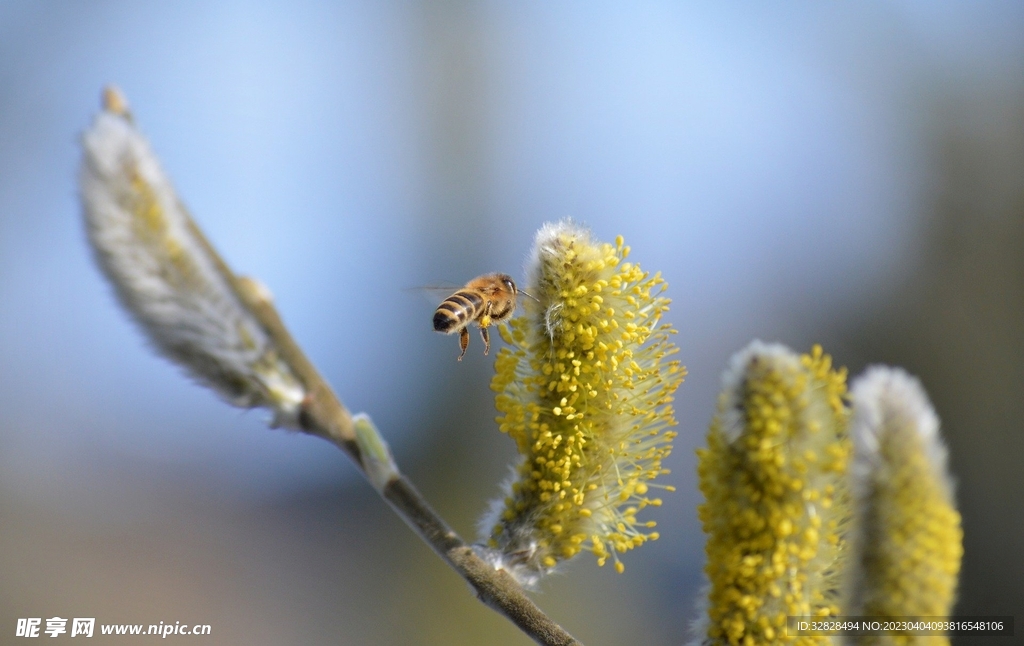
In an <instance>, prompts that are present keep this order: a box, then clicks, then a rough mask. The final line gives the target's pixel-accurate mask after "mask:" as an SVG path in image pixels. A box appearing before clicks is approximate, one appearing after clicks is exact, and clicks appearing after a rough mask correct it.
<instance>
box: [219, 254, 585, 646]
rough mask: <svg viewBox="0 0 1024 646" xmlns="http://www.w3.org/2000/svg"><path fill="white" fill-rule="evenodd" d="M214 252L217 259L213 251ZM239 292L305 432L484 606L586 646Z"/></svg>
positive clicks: (255, 302)
mask: <svg viewBox="0 0 1024 646" xmlns="http://www.w3.org/2000/svg"><path fill="white" fill-rule="evenodd" d="M210 252H211V253H216V252H215V251H213V248H212V247H210ZM236 290H237V292H238V294H239V295H240V296H241V297H242V298H243V299H244V300H245V301H246V304H247V305H248V306H249V307H250V309H251V310H252V311H253V313H254V314H255V315H256V317H257V318H258V319H259V320H260V322H261V323H262V325H263V328H264V329H265V330H266V332H267V333H268V334H269V335H270V337H271V338H272V339H273V340H274V343H275V345H276V346H277V348H278V354H279V356H280V358H281V359H282V360H283V361H284V363H286V364H287V365H288V366H290V367H291V368H292V370H293V371H294V372H295V374H296V376H297V377H298V378H299V380H300V381H302V382H303V385H304V386H305V387H306V390H307V392H308V393H309V394H308V395H307V397H306V400H304V401H303V403H302V411H301V413H300V416H299V422H300V424H301V426H302V429H301V430H303V431H305V432H307V433H309V434H311V435H316V436H319V437H322V438H324V439H326V440H327V441H329V442H331V443H333V444H335V445H337V446H338V448H340V449H342V450H343V451H345V453H347V454H348V455H349V457H351V458H352V460H353V462H355V464H356V466H358V467H359V469H360V471H362V473H363V475H364V476H366V478H367V480H369V481H370V483H371V484H373V486H374V488H375V489H377V492H378V493H380V495H381V496H382V497H383V498H384V499H385V500H386V501H388V503H389V504H390V505H391V508H392V509H394V510H395V513H397V514H398V515H399V516H401V518H402V520H404V521H405V522H406V523H407V524H408V525H409V526H410V527H411V528H412V529H413V530H415V531H416V533H417V534H419V536H420V538H422V539H423V540H424V541H425V542H426V543H427V544H428V545H430V547H431V548H432V549H433V550H434V552H436V553H437V555H438V556H440V557H441V558H442V559H444V561H445V562H446V563H448V565H449V566H451V568H452V569H453V570H455V571H456V572H458V573H459V575H460V576H462V578H463V579H465V580H466V582H467V583H469V585H470V586H472V587H473V589H474V590H475V591H476V595H477V598H478V599H480V601H482V602H484V603H485V604H486V605H488V606H490V607H491V608H492V609H494V610H495V611H496V612H498V613H500V614H502V615H504V616H505V617H506V618H507V619H508V620H509V621H511V622H512V623H514V624H515V625H516V626H518V627H519V629H520V630H522V631H523V632H524V633H526V634H527V635H529V636H530V637H531V638H532V639H533V640H534V641H536V642H537V643H538V644H545V645H546V646H569V645H573V644H581V642H579V641H577V640H576V639H574V638H573V637H572V635H570V634H569V633H567V632H566V631H565V629H563V628H562V627H561V626H559V625H558V624H557V623H555V622H554V621H552V620H551V618H549V617H548V616H547V615H545V614H544V613H543V611H541V609H540V608H538V607H537V604H535V603H534V602H533V601H532V600H531V599H530V598H529V597H528V596H526V594H525V592H523V589H522V588H521V587H520V586H519V584H518V583H516V581H515V580H514V579H513V578H512V576H511V575H509V574H508V573H507V572H505V571H504V570H497V569H495V568H494V567H492V566H491V565H489V564H488V563H487V562H485V561H484V560H483V559H481V558H480V557H479V556H477V555H476V553H475V552H474V551H473V548H472V547H470V546H469V545H468V544H467V543H466V542H465V541H464V540H462V538H460V537H459V535H458V534H456V533H455V531H454V530H453V529H451V528H450V527H449V526H448V524H447V523H445V522H444V520H443V519H442V518H441V517H440V516H438V515H437V512H435V511H434V510H433V509H432V508H431V507H430V505H429V504H428V503H427V501H426V500H424V499H423V496H422V495H421V494H420V492H419V491H417V490H416V488H415V487H414V486H413V485H412V483H411V482H409V480H408V479H407V478H406V477H405V476H403V475H402V474H401V473H399V471H398V468H397V466H395V465H394V462H393V461H392V460H391V456H390V452H388V451H387V447H386V445H385V444H384V443H383V440H382V439H380V436H379V434H378V433H377V429H376V428H375V427H372V423H369V420H368V419H367V420H366V422H367V424H368V425H369V428H367V429H366V433H367V434H369V435H370V437H369V438H367V439H361V438H357V432H356V425H357V423H356V422H354V421H353V418H352V416H351V415H350V414H349V412H348V410H346V408H345V406H344V405H342V403H341V402H340V401H339V400H338V397H337V395H335V394H334V391H333V390H332V389H331V387H330V386H329V385H328V384H327V382H326V381H324V379H323V377H321V376H320V373H319V372H318V371H317V370H316V368H315V367H314V366H313V364H312V363H310V361H309V359H307V358H306V355H305V354H304V353H303V352H302V349H301V348H300V347H299V346H298V344H296V343H295V341H294V339H292V336H291V334H290V333H289V332H288V329H287V328H286V327H285V326H284V323H283V322H282V321H281V317H280V316H279V315H278V313H277V309H276V308H275V307H274V305H273V303H272V302H271V301H270V299H269V298H267V297H266V295H267V294H266V290H264V289H262V288H260V287H258V284H257V283H255V281H253V280H252V279H249V278H238V279H236ZM368 442H376V443H377V445H378V446H379V447H381V448H382V449H383V453H384V454H386V457H384V458H383V459H384V461H386V464H385V465H384V466H383V468H384V470H386V473H384V474H383V477H378V475H377V474H378V473H379V472H380V470H381V469H380V468H378V465H377V463H378V462H379V461H380V458H375V457H374V456H372V455H370V453H371V452H370V451H368V450H366V447H367V443H368Z"/></svg>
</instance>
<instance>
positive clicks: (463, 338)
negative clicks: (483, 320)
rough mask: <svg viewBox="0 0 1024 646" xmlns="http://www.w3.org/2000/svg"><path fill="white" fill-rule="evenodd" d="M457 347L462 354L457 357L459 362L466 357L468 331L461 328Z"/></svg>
mask: <svg viewBox="0 0 1024 646" xmlns="http://www.w3.org/2000/svg"><path fill="white" fill-rule="evenodd" d="M459 347H460V348H462V354H460V355H459V361H462V357H464V356H466V348H468V347H469V330H467V329H466V328H462V330H460V331H459Z"/></svg>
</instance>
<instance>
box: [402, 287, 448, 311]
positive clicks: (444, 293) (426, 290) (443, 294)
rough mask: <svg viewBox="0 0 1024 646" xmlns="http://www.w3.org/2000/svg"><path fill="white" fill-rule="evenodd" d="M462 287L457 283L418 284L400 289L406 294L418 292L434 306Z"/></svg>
mask: <svg viewBox="0 0 1024 646" xmlns="http://www.w3.org/2000/svg"><path fill="white" fill-rule="evenodd" d="M460 289H462V287H461V286H459V285H454V284H453V285H448V284H441V285H419V286H417V287H406V288H405V289H403V290H402V291H404V292H406V293H408V294H418V295H419V296H420V297H421V298H423V300H425V301H428V302H429V303H430V304H431V305H433V306H434V307H437V306H438V305H440V304H441V302H442V301H444V299H446V298H448V297H449V296H451V295H452V294H454V293H455V292H457V291H459V290H460Z"/></svg>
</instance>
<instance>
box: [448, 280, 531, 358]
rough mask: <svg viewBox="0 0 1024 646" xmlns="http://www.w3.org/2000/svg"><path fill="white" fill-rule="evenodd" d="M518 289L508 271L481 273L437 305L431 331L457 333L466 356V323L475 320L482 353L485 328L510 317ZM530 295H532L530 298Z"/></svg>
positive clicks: (486, 338) (486, 339) (486, 336)
mask: <svg viewBox="0 0 1024 646" xmlns="http://www.w3.org/2000/svg"><path fill="white" fill-rule="evenodd" d="M520 293H522V294H523V295H525V296H530V295H529V294H527V293H526V292H520V291H519V289H517V288H516V284H515V282H514V281H513V280H512V277H511V276H509V275H508V274H485V275H483V276H477V277H476V278H474V279H473V280H471V281H469V282H468V283H466V286H465V287H463V288H462V289H460V290H458V291H457V292H455V293H454V294H452V295H451V296H449V297H448V298H446V299H444V301H443V302H442V303H441V304H440V305H438V306H437V310H436V311H435V312H434V330H436V331H437V332H442V333H444V334H455V333H456V332H458V333H459V347H460V348H462V354H460V355H459V361H462V357H464V356H466V348H468V347H469V324H470V323H476V324H477V326H479V328H480V336H481V337H483V340H484V354H487V352H488V351H489V350H490V349H491V337H490V334H488V331H487V327H488V326H489V325H494V324H495V323H501V322H503V321H506V320H508V319H509V318H511V316H512V313H513V312H515V309H516V296H517V295H518V294H520ZM531 298H532V297H531Z"/></svg>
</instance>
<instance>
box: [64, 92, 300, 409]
mask: <svg viewBox="0 0 1024 646" xmlns="http://www.w3.org/2000/svg"><path fill="white" fill-rule="evenodd" d="M82 147H83V151H84V155H83V159H82V167H81V171H80V174H79V183H80V188H81V198H82V204H83V207H84V212H85V222H86V229H87V231H88V235H89V241H90V243H91V244H92V248H93V251H94V252H95V256H96V259H97V261H98V263H99V265H100V268H101V269H102V270H103V272H104V273H105V274H106V276H107V278H108V279H109V280H110V282H111V283H112V284H113V285H114V287H115V289H116V291H117V295H118V298H119V299H120V301H121V303H122V304H123V305H124V306H125V308H126V309H127V310H128V311H129V312H130V313H131V315H132V316H133V317H134V319H135V320H136V322H138V324H139V325H140V326H141V327H142V329H143V330H144V331H145V332H146V335H147V336H148V337H149V340H150V341H151V342H152V344H153V346H154V347H155V348H156V349H157V351H159V352H160V353H161V354H163V355H164V356H166V357H167V358H169V359H171V360H172V361H174V362H175V363H177V364H179V365H181V366H182V367H184V368H185V370H186V371H187V372H188V374H189V375H191V376H192V377H193V378H195V379H196V380H197V381H199V382H200V383H202V384H203V385H205V386H208V387H210V388H212V389H213V390H214V391H216V392H217V393H218V394H219V395H221V396H222V397H223V398H225V399H226V400H227V401H228V402H230V403H231V404H234V405H235V406H241V407H246V408H250V407H256V406H263V407H266V408H269V409H271V410H272V411H273V412H274V414H275V419H274V422H275V424H278V425H286V426H290V427H297V426H298V420H297V416H298V410H299V407H300V404H301V402H302V400H303V398H304V396H305V392H304V389H303V387H302V386H301V384H300V382H299V380H298V379H297V378H296V377H295V375H294V374H293V373H292V372H291V370H289V368H288V366H286V365H285V364H284V363H283V362H282V361H281V360H280V359H279V358H278V352H277V350H276V349H275V348H274V346H273V343H272V342H271V340H270V337H269V335H268V334H267V333H266V331H265V330H264V328H263V326H262V325H261V324H260V322H259V320H258V319H257V318H256V316H255V315H254V314H253V313H252V311H251V309H250V308H249V307H248V306H247V305H246V303H245V301H244V299H243V298H242V297H241V295H240V293H241V290H242V289H247V290H248V291H258V292H261V293H262V295H263V296H262V297H263V298H269V294H268V293H267V292H266V290H265V288H259V289H253V285H255V284H254V283H252V282H251V281H250V283H249V284H247V285H241V284H240V281H239V279H238V278H236V277H235V276H234V274H232V273H231V270H230V269H228V267H227V266H226V265H225V264H224V262H223V261H222V260H221V258H220V257H219V256H218V255H217V253H216V252H215V251H214V249H213V248H212V247H211V246H210V244H209V243H208V242H207V241H206V239H205V238H204V237H203V234H202V232H200V230H199V228H198V227H197V226H196V225H195V223H194V222H193V221H192V218H191V217H189V214H188V212H187V211H186V210H185V207H184V206H183V205H182V203H181V201H180V200H179V199H178V197H177V195H176V194H175V192H174V189H173V187H172V186H171V182H170V179H169V178H168V177H167V176H166V175H165V174H164V171H163V169H162V168H161V167H160V162H159V161H158V160H157V158H156V157H155V156H154V155H153V152H152V151H151V150H150V147H149V143H148V142H147V141H146V139H145V138H144V137H143V136H142V135H141V134H140V133H139V131H138V129H136V127H135V124H134V122H133V120H132V117H131V114H130V112H129V110H128V104H127V102H126V101H125V99H124V97H123V96H122V95H121V93H120V92H119V91H117V90H116V89H115V88H108V89H107V90H106V91H105V92H104V97H103V110H102V111H101V112H100V113H99V114H98V115H97V116H96V118H95V119H94V120H93V123H92V126H91V127H90V128H89V129H88V130H86V132H85V134H84V135H83V136H82Z"/></svg>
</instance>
